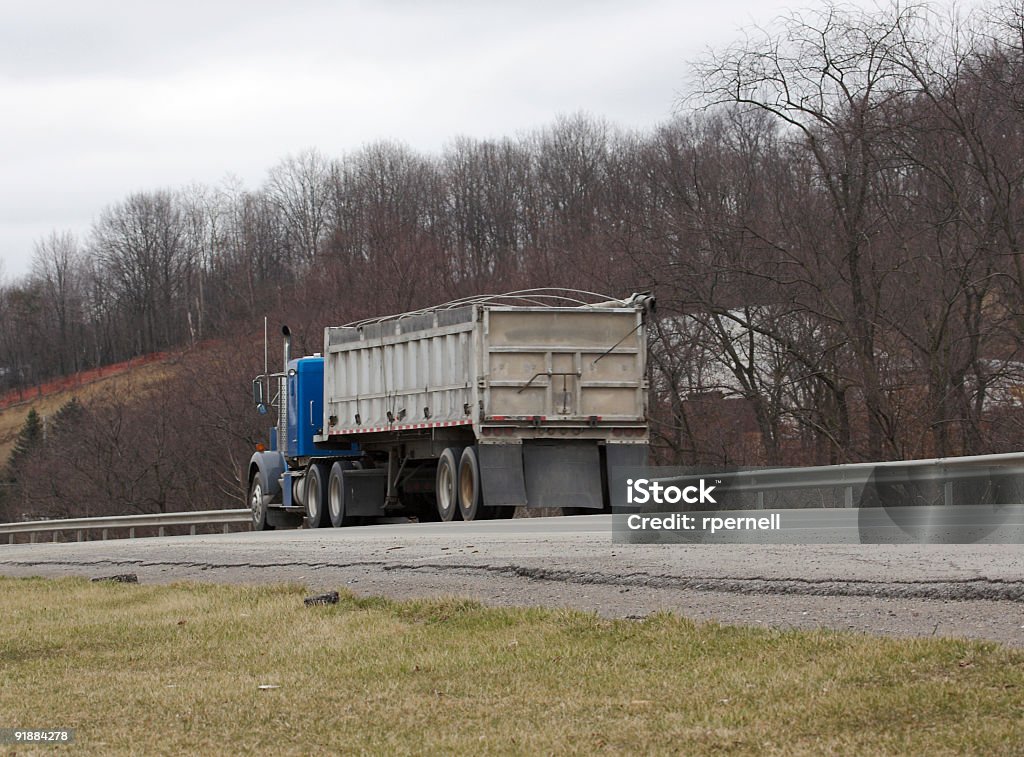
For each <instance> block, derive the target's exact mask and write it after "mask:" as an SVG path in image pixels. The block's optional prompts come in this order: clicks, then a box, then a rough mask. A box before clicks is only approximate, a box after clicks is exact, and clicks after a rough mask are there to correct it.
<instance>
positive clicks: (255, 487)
mask: <svg viewBox="0 0 1024 757" xmlns="http://www.w3.org/2000/svg"><path fill="white" fill-rule="evenodd" d="M271 379H276V380H277V381H278V395H277V396H276V397H274V398H273V399H271V400H270V402H269V404H268V403H267V402H265V401H264V394H263V391H264V390H263V388H262V387H263V386H264V385H269V382H270V380H271ZM253 387H254V397H255V398H256V399H257V407H258V408H260V412H261V413H266V412H268V410H269V408H270V406H273V407H275V408H276V409H277V415H278V424H277V426H276V427H274V428H272V429H271V430H270V444H269V447H268V448H266V449H259V448H258V449H257V451H256V452H255V453H253V455H252V458H251V459H250V461H249V469H248V476H247V480H248V482H249V504H250V507H251V508H252V510H253V520H254V523H255V524H256V525H257V526H260V524H263V527H265V528H273V527H274V526H276V525H281V526H291V525H296V521H298V522H299V523H301V520H302V516H303V513H304V507H305V505H304V501H303V500H304V481H305V477H306V474H307V472H308V471H309V470H310V468H311V467H313V466H316V465H317V464H321V465H322V464H324V463H327V462H333V461H337V460H354V459H356V458H358V457H359V456H360V455H361V454H362V453H361V452H360V450H359V447H358V445H356V444H344V445H340V446H338V445H334V446H331V447H326V446H318V445H317V444H316V443H315V442H314V441H313V437H314V436H315V435H317V434H320V433H321V432H322V426H323V410H324V359H323V357H321V356H320V355H313V356H310V357H301V358H295V359H289V360H288V361H287V362H286V370H285V372H284V373H278V374H271V375H266V374H264V375H261V376H258V377H257V378H256V379H255V380H254V381H253ZM282 394H283V396H282ZM282 421H283V422H282ZM282 439H283V440H284V444H281V443H280V442H281V440H282Z"/></svg>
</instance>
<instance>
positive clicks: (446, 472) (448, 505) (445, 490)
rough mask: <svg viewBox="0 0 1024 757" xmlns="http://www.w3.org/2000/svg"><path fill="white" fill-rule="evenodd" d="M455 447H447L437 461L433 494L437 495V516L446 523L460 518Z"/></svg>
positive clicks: (457, 461) (456, 450) (457, 465)
mask: <svg viewBox="0 0 1024 757" xmlns="http://www.w3.org/2000/svg"><path fill="white" fill-rule="evenodd" d="M459 452H460V450H459V449H458V448H457V447H448V449H446V450H445V451H444V452H442V453H441V457H440V458H438V461H437V478H436V479H435V485H434V492H435V494H436V495H437V515H438V517H439V518H440V519H441V520H442V521H444V522H445V523H448V522H450V521H453V520H458V519H459V518H461V517H462V515H461V513H460V508H459V486H458V481H459V458H458V457H456V455H457V454H458V453H459Z"/></svg>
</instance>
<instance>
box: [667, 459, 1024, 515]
mask: <svg viewBox="0 0 1024 757" xmlns="http://www.w3.org/2000/svg"><path fill="white" fill-rule="evenodd" d="M704 475H705V477H707V476H709V475H713V477H714V478H715V479H719V480H720V481H721V482H722V484H724V485H725V486H726V487H727V488H728V489H729V490H730V491H733V492H744V493H752V494H756V496H757V505H756V506H757V507H758V508H760V509H763V508H764V506H765V502H764V495H765V493H767V492H773V491H786V490H801V489H842V490H843V506H844V507H853V506H854V491H855V488H856V487H863V486H865V485H866V484H867V483H868V482H869V481H870V482H873V483H875V484H906V483H910V484H920V485H925V484H927V485H930V486H932V487H935V486H936V485H941V487H942V495H941V498H942V504H944V505H953V504H955V503H954V501H953V500H954V496H955V494H954V484H955V483H960V482H968V481H970V480H972V479H975V480H978V479H986V478H989V477H993V476H996V477H1004V478H1005V477H1008V476H1019V477H1020V480H1021V482H1022V483H1024V452H1008V453H1002V454H994V455H971V456H965V457H938V458H933V459H927V460H888V461H885V462H879V463H848V464H845V465H820V466H812V467H804V468H759V469H753V470H741V471H735V472H728V473H721V474H704ZM682 478H689V477H677V476H666V477H659V478H658V481H660V482H662V483H669V482H672V481H676V480H681V479H682Z"/></svg>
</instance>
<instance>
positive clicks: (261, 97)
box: [0, 0, 815, 279]
mask: <svg viewBox="0 0 1024 757" xmlns="http://www.w3.org/2000/svg"><path fill="white" fill-rule="evenodd" d="M814 2H815V0H721V1H720V2H717V3H716V2H708V1H707V0H634V2H631V3H625V2H621V0H619V1H617V2H602V1H601V0H590V1H588V2H583V0H570V1H567V2H560V1H559V0H546V1H544V2H537V1H533V0H531V1H528V2H515V3H512V2H503V3H499V2H486V1H483V0H480V1H478V2H471V1H470V0H461V1H459V0H441V1H440V2H439V1H438V0H431V2H420V3H416V2H413V1H412V0H379V1H378V2H343V1H341V0H336V1H333V2H331V1H328V0H290V1H289V2H278V1H274V2H269V1H265V0H246V2H239V1H237V0H204V1H203V2H198V1H197V0H178V1H177V2H175V3H173V4H172V3H140V2H122V1H120V0H90V1H89V2H80V1H78V0H54V1H53V2H45V3H27V2H26V3H15V2H13V1H8V0H5V1H4V2H2V3H0V102H2V103H3V106H2V107H3V110H2V113H3V115H2V118H0V166H2V169H3V174H2V175H3V182H2V185H0V261H2V265H0V268H2V270H0V274H2V275H4V276H5V277H6V278H8V279H10V278H16V277H20V276H21V275H23V274H24V273H26V272H27V271H28V270H29V266H30V263H31V256H32V249H33V245H34V243H35V242H36V241H38V240H39V239H41V238H42V237H44V236H46V235H47V234H49V233H50V232H51V231H55V230H56V231H62V230H71V231H73V232H75V233H77V234H79V235H81V236H83V237H84V236H85V235H86V234H87V233H88V229H89V226H90V224H91V222H92V219H93V218H94V217H96V215H97V214H98V213H99V212H100V211H101V210H102V209H103V207H105V206H106V205H109V204H111V203H115V202H119V201H120V200H122V199H123V198H124V197H125V196H126V195H127V194H129V193H131V192H135V191H140V190H154V189H161V188H177V187H182V186H185V185H188V184H192V183H203V184H209V185H216V184H219V183H221V182H223V181H224V180H225V179H226V178H227V177H228V176H235V177H238V178H239V179H240V180H241V181H242V182H243V184H244V185H245V186H247V187H250V188H255V187H258V186H259V185H260V183H261V182H262V180H263V178H264V177H265V174H266V171H267V169H268V168H269V167H271V166H272V165H274V164H275V163H277V162H278V161H280V160H281V159H282V158H284V157H285V156H287V155H289V154H294V153H297V152H299V151H301V150H304V149H307V148H314V147H315V148H317V149H319V150H320V151H321V152H323V153H324V154H326V155H328V156H338V155H341V154H343V153H346V152H351V151H354V150H357V149H358V148H359V147H360V146H362V145H364V144H366V143H368V142H373V141H376V140H380V139H394V140H400V141H402V142H405V143H407V144H409V145H411V146H412V147H414V148H416V149H418V150H422V151H430V152H438V151H440V150H442V149H443V148H444V145H445V144H446V142H447V141H449V140H450V139H452V138H453V137H456V136H472V137H502V136H506V135H507V136H515V135H516V134H518V133H520V132H523V131H527V130H530V129H533V128H536V127H541V126H544V125H547V124H549V123H551V122H552V121H553V119H554V118H555V116H556V115H558V114H568V113H574V112H576V111H586V112H588V113H590V114H593V115H595V116H601V117H604V118H606V119H608V120H609V121H611V122H612V123H615V124H618V125H620V126H624V127H635V128H648V127H651V126H654V125H656V124H658V123H660V122H662V121H664V120H666V119H668V118H670V117H671V115H672V114H673V111H674V107H675V105H676V102H677V98H678V96H679V95H680V94H681V93H682V92H683V90H684V87H685V85H686V80H687V79H686V77H687V74H688V67H687V62H688V61H690V60H693V59H694V58H695V57H698V56H700V55H701V54H702V52H703V51H704V50H705V49H706V48H707V47H709V46H710V47H716V46H721V45H723V44H727V43H729V42H731V41H733V40H735V39H736V37H737V32H738V30H739V29H740V28H741V27H744V26H749V25H750V24H752V23H755V22H757V23H768V22H770V21H771V19H772V18H774V17H775V16H777V15H778V14H779V13H781V12H784V11H785V10H786V9H787V8H792V7H794V3H799V5H800V6H807V5H808V4H813V3H814Z"/></svg>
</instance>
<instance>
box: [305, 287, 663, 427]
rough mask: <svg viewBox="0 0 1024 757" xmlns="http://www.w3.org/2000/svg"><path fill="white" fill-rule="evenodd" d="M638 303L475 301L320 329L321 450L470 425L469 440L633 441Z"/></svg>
mask: <svg viewBox="0 0 1024 757" xmlns="http://www.w3.org/2000/svg"><path fill="white" fill-rule="evenodd" d="M646 301H647V300H645V299H643V298H640V297H634V298H631V299H630V300H627V301H612V302H606V303H603V304H601V305H589V306H581V307H549V306H544V305H528V306H520V305H507V304H494V303H490V302H486V301H484V302H474V303H469V304H462V305H457V306H447V307H442V308H439V309H435V310H428V311H420V312H416V313H411V314H407V315H402V316H396V317H394V318H387V319H382V320H378V321H372V322H365V323H361V324H355V325H351V326H342V327H330V328H328V329H326V330H325V334H324V394H325V402H324V424H323V429H324V434H323V436H322V437H319V440H320V441H328V440H330V439H338V438H339V437H351V436H362V435H365V434H379V433H387V432H392V431H405V430H414V429H430V428H440V427H449V426H470V425H471V426H473V427H474V430H475V431H476V432H477V433H478V434H479V433H480V431H481V427H482V426H495V427H498V426H501V427H505V428H506V429H509V428H511V429H523V430H525V432H526V433H528V430H530V429H533V430H536V429H538V428H542V427H551V426H558V427H563V428H570V429H571V428H580V429H587V433H586V435H587V436H594V435H599V436H603V435H605V434H607V433H610V432H611V431H612V429H621V428H622V427H629V428H630V429H631V430H637V431H638V433H640V432H641V431H639V430H640V429H645V428H646V425H645V424H646V420H645V418H646V389H647V385H646V379H645V375H646V367H645V361H646V354H647V351H646V335H645V331H644V307H645V302H646ZM517 433H518V432H517Z"/></svg>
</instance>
